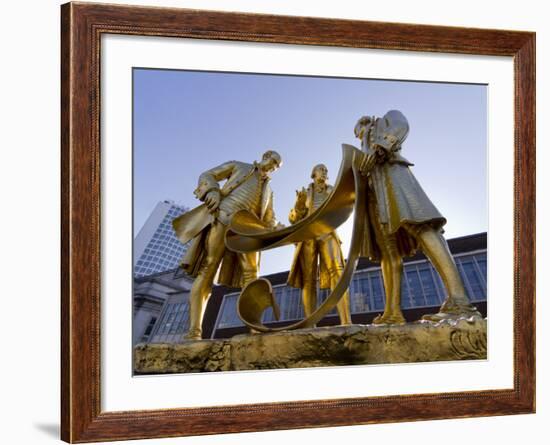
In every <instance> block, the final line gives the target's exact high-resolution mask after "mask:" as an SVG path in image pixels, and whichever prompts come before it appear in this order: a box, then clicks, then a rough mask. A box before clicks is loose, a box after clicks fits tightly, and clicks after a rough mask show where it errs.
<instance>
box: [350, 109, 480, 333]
mask: <svg viewBox="0 0 550 445" xmlns="http://www.w3.org/2000/svg"><path fill="white" fill-rule="evenodd" d="M408 133H409V124H408V121H407V119H406V118H405V116H404V115H403V114H402V113H401V112H400V111H397V110H392V111H388V112H387V113H386V114H385V115H384V116H383V117H382V118H376V117H374V116H365V117H362V118H361V119H359V121H358V122H357V124H356V126H355V136H356V137H357V138H359V139H360V140H361V148H362V150H363V151H364V152H365V153H366V156H365V158H364V159H363V161H362V163H361V167H360V171H361V173H362V174H364V175H366V176H367V177H368V182H367V184H368V191H367V211H368V220H369V224H367V225H366V230H365V237H364V241H363V246H362V249H363V252H362V255H363V256H367V257H369V258H371V259H372V260H380V262H381V267H382V276H383V281H384V288H385V291H386V306H385V309H384V313H383V314H382V315H381V316H378V317H377V318H375V320H374V323H375V324H380V323H404V322H405V318H404V317H403V314H402V312H401V276H402V273H403V257H404V256H408V255H413V254H414V253H415V251H416V250H417V249H420V250H422V251H423V252H424V254H425V255H426V256H427V257H428V259H429V260H430V261H431V263H432V264H433V265H434V267H435V269H436V270H437V272H438V273H439V275H440V276H441V278H442V280H443V284H444V285H445V288H446V290H447V293H448V296H447V298H446V300H445V302H444V303H443V305H442V306H441V308H440V311H439V313H437V314H432V315H428V316H425V317H424V318H425V319H427V320H432V321H438V320H441V319H444V318H456V317H460V316H471V315H479V312H478V311H477V310H476V308H475V307H474V306H472V305H471V304H470V302H469V300H468V297H467V295H466V290H465V289H464V284H463V283H462V279H461V277H460V275H459V272H458V270H457V267H456V264H455V262H454V259H453V257H452V255H451V253H450V251H449V248H448V246H447V242H446V241H445V239H444V238H443V235H442V232H443V229H442V228H443V226H444V224H445V223H446V220H445V218H444V217H443V216H442V215H441V214H440V213H439V211H438V210H437V208H436V207H435V206H434V204H433V203H432V202H431V201H430V199H429V198H428V196H427V195H426V193H425V192H424V190H422V187H421V186H420V184H419V183H418V181H417V180H416V178H415V177H414V175H413V174H412V172H411V170H410V168H409V167H410V166H412V165H413V164H412V163H410V162H409V161H408V160H407V159H405V158H404V157H403V156H402V155H401V146H402V144H403V142H404V141H405V139H406V137H407V135H408Z"/></svg>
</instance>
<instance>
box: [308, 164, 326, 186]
mask: <svg viewBox="0 0 550 445" xmlns="http://www.w3.org/2000/svg"><path fill="white" fill-rule="evenodd" d="M311 176H312V177H313V180H314V181H315V182H326V181H327V180H328V169H327V167H326V166H325V165H323V164H319V165H316V166H315V168H314V169H313V172H312V175H311Z"/></svg>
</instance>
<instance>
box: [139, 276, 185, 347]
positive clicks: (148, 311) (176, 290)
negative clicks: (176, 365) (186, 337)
mask: <svg viewBox="0 0 550 445" xmlns="http://www.w3.org/2000/svg"><path fill="white" fill-rule="evenodd" d="M192 285H193V281H192V280H191V279H190V278H189V277H188V276H187V275H185V274H183V273H182V272H181V270H179V269H172V270H168V271H164V272H161V273H157V274H153V275H149V276H145V277H139V278H134V316H133V326H132V339H133V344H134V345H135V344H137V343H151V342H154V343H161V342H165V341H167V340H168V339H171V340H172V341H175V340H176V338H175V337H167V336H164V334H165V333H166V334H169V333H170V332H171V330H173V329H172V327H173V326H175V324H174V323H180V322H181V321H184V323H180V324H181V326H180V325H178V326H179V329H180V330H179V331H178V333H179V332H180V331H181V332H183V329H187V325H186V324H185V323H186V321H185V320H183V318H182V317H181V316H179V315H178V317H179V318H178V317H176V316H174V317H172V316H170V313H171V312H172V310H173V309H175V310H177V311H178V313H179V314H185V313H186V309H185V308H186V307H187V306H188V302H189V291H190V289H191V286H192ZM174 302H175V303H174ZM173 304H176V306H173ZM161 327H162V328H161ZM159 330H160V332H159ZM172 333H174V332H172ZM180 337H181V335H180Z"/></svg>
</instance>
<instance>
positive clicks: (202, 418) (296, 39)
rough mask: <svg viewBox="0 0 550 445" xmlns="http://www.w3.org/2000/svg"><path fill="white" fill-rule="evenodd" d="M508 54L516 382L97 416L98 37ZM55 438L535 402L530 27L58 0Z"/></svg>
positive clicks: (187, 431) (276, 426)
mask: <svg viewBox="0 0 550 445" xmlns="http://www.w3.org/2000/svg"><path fill="white" fill-rule="evenodd" d="M105 33H107V34H127V35H145V36H166V37H177V38H193V39H221V40H235V41H247V42H275V43H286V44H300V45H322V46H337V47H354V48H378V49H391V50H408V51H427V52H445V53H460V54H476V55H497V56H512V57H513V58H514V73H515V74H514V77H515V79H514V89H515V92H514V94H515V110H514V113H515V126H514V135H515V160H514V161H515V167H514V168H515V171H514V289H513V292H514V371H513V372H514V387H513V389H509V390H483V391H468V392H454V393H436V394H417V395H400V396H384V397H367V398H348V399H331V400H321V401H319V400H315V401H297V402H285V403H261V404H247V405H234V406H212V407H208V408H182V409H160V410H147V411H126V412H102V411H101V405H100V357H101V349H100V337H101V332H100V305H101V295H100V287H101V286H100V282H101V281H100V280H101V277H100V231H101V227H100V200H101V196H100V181H101V178H100V163H101V156H100V138H99V132H100V121H99V116H100V112H101V108H100V55H101V45H100V38H101V36H102V34H105ZM61 34H62V43H61V86H62V88H61V113H62V114H61V125H62V127H61V147H62V158H61V170H62V178H61V199H62V210H61V221H62V226H61V231H62V244H61V269H62V276H61V289H62V292H61V313H62V317H61V332H62V339H61V369H62V372H61V438H62V439H63V440H65V441H67V442H71V443H76V442H93V441H105V440H123V439H140V438H153V437H174V436H186V435H201V434H215V433H231V432H245V431H265V430H281V429H290V428H307V427H322V426H340V425H354V424H368V423H379V422H401V421H411V420H426V419H442V418H455V417H473V416H494V415H506V414H519V413H533V412H534V411H535V228H534V227H535V34H534V33H531V32H517V31H502V30H487V29H467V28H454V27H440V26H425V25H411V24H395V23H393V24H390V23H381V22H363V21H351V20H334V19H325V18H308V17H290V16H275V15H257V14H243V13H225V12H213V11H198V10H186V9H173V8H150V7H134V6H117V5H107V4H92V3H85V4H83V3H68V4H65V5H62V7H61Z"/></svg>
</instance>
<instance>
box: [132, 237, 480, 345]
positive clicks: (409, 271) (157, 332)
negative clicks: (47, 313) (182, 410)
mask: <svg viewBox="0 0 550 445" xmlns="http://www.w3.org/2000/svg"><path fill="white" fill-rule="evenodd" d="M448 244H449V248H450V250H451V252H452V254H453V256H454V258H455V261H456V264H457V267H458V270H459V272H460V274H461V276H462V278H463V280H464V284H465V286H466V291H467V293H468V296H469V298H470V300H471V301H472V302H473V303H474V305H475V306H476V307H477V308H478V310H479V311H480V312H481V313H482V315H483V316H487V234H486V233H480V234H475V235H470V236H464V237H460V238H454V239H451V240H448ZM403 269H404V270H403V282H402V294H401V301H402V308H403V313H404V315H405V318H406V319H407V320H408V321H414V320H418V319H419V318H420V317H421V316H422V315H424V314H427V313H433V312H437V310H438V309H439V307H440V305H441V303H442V302H443V300H444V298H445V290H444V287H443V284H442V282H441V278H440V277H439V275H438V274H437V272H436V271H435V270H434V268H433V266H432V264H431V263H430V262H429V261H428V260H427V259H426V257H424V255H422V254H417V255H416V256H414V257H411V258H406V259H405V261H404V268H403ZM168 275H169V274H168V273H165V276H168ZM170 276H171V277H172V278H170V279H173V280H177V279H182V277H184V274H183V273H182V272H181V271H175V272H174V271H173V272H171V275H170ZM287 276H288V272H281V273H277V274H273V275H268V276H266V277H265V278H267V279H269V280H270V281H271V283H272V285H273V290H274V293H275V298H276V300H277V303H278V304H279V307H280V310H281V318H280V320H279V321H275V320H274V318H273V314H272V313H271V311H266V313H265V314H264V319H263V322H264V323H266V324H267V325H269V326H284V325H285V324H290V323H292V322H294V321H297V320H299V319H301V318H303V309H302V302H301V291H300V289H295V288H291V287H289V286H287V285H286V279H287ZM178 277H179V278H178ZM148 279H149V277H143V278H142V279H140V280H141V282H145V281H147V280H148ZM136 281H137V280H136ZM238 295H239V290H238V289H230V288H227V287H224V286H215V287H214V289H213V290H212V296H211V298H210V300H209V302H208V306H207V308H206V311H205V316H204V321H203V336H205V337H206V338H229V337H232V336H233V335H236V334H240V333H245V332H247V328H246V327H245V326H244V325H243V323H242V321H241V320H240V319H239V317H238V315H237V308H236V302H237V298H238ZM327 296H328V291H327V290H323V291H321V292H319V301H322V300H323V299H324V298H326V297H327ZM350 297H351V312H352V320H353V322H354V323H362V324H368V323H370V322H372V320H373V318H374V317H375V316H376V315H377V314H379V313H381V312H382V311H383V310H384V303H385V296H384V287H383V283H382V274H381V271H380V265H379V264H377V263H372V262H369V261H367V260H366V259H362V260H360V261H359V264H358V267H357V270H356V272H355V274H354V277H353V279H352V282H351V285H350ZM188 298H189V292H188V291H181V292H173V293H171V295H170V298H169V299H166V301H165V303H164V305H163V307H162V310H161V311H160V313H159V315H158V320H157V321H156V323H155V324H154V326H152V327H151V330H150V335H149V336H148V338H147V339H146V340H144V341H149V342H155V343H156V342H177V341H179V339H180V338H181V334H183V333H184V332H186V331H187V327H188V324H189V320H188ZM335 324H338V316H337V314H336V310H333V311H332V313H330V314H329V315H327V316H326V317H325V318H324V319H323V320H321V322H320V323H319V326H326V325H335Z"/></svg>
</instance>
